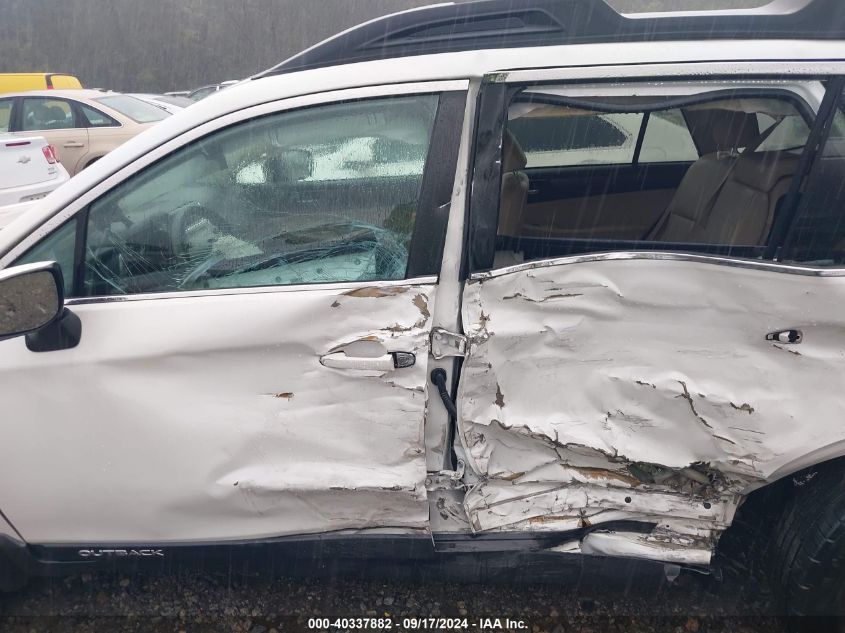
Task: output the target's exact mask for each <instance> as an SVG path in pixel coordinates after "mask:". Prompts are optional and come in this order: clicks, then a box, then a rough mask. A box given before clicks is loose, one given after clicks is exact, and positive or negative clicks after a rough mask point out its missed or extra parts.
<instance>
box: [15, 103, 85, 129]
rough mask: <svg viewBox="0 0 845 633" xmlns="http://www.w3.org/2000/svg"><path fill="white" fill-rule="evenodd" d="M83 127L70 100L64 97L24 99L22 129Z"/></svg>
mask: <svg viewBox="0 0 845 633" xmlns="http://www.w3.org/2000/svg"><path fill="white" fill-rule="evenodd" d="M77 127H82V126H81V125H79V124H78V123H77V121H76V119H75V117H74V114H73V108H72V107H71V105H70V102H68V101H66V100H64V99H47V98H27V99H24V100H23V107H22V122H21V129H22V130H23V131H25V132H28V131H36V130H64V129H71V128H77Z"/></svg>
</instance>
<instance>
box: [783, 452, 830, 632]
mask: <svg viewBox="0 0 845 633" xmlns="http://www.w3.org/2000/svg"><path fill="white" fill-rule="evenodd" d="M814 472H815V473H816V474H815V475H813V474H812V473H814ZM791 479H792V480H793V481H795V482H801V485H800V486H795V488H794V494H792V495H790V498H789V500H788V501H787V503H786V507H785V508H784V510H783V512H782V514H781V515H780V517H779V518H778V520H777V522H776V524H775V526H774V532H773V534H772V542H771V544H770V545H771V547H769V548H767V549H768V550H769V552H770V554H771V557H770V558H769V561H770V564H771V567H770V570H771V573H772V580H773V581H774V583H775V584H776V585H777V586H779V587H780V588H781V589H782V591H783V594H784V598H785V600H786V605H787V609H788V611H789V613H790V615H793V616H824V617H828V616H845V469H843V468H841V467H839V468H836V469H835V470H833V469H831V470H826V469H819V470H818V471H813V470H811V471H808V472H805V473H803V474H801V475H798V476H796V477H793V478H791Z"/></svg>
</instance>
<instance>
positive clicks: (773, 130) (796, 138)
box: [757, 112, 810, 152]
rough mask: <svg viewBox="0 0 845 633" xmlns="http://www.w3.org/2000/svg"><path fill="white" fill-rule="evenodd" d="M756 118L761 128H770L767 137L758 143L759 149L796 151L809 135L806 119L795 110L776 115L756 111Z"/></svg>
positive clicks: (801, 146)
mask: <svg viewBox="0 0 845 633" xmlns="http://www.w3.org/2000/svg"><path fill="white" fill-rule="evenodd" d="M757 119H758V121H759V124H760V129H761V130H770V131H769V133H768V136H767V138H766V139H765V140H764V141H763V142H762V143H761V144H760V147H759V149H760V151H782V150H786V151H789V150H792V151H794V152H798V151H800V150H801V148H803V147H804V143H805V142H806V140H807V137H808V136H809V135H810V127H809V126H808V125H807V121H805V120H804V117H802V116H801V115H800V114H798V113H797V112H793V113H791V114H788V115H784V116H778V117H775V116H772V115H771V114H764V113H757Z"/></svg>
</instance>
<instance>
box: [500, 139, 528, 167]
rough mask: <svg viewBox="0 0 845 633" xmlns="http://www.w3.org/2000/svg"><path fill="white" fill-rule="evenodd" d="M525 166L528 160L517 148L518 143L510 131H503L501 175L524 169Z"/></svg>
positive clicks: (519, 148) (518, 147) (520, 149)
mask: <svg viewBox="0 0 845 633" xmlns="http://www.w3.org/2000/svg"><path fill="white" fill-rule="evenodd" d="M527 164H528V158H527V157H526V156H525V152H523V151H522V148H521V147H520V146H519V141H517V140H516V137H515V136H514V135H513V134H512V133H511V131H510V130H508V129H505V131H504V134H503V135H502V173H504V172H508V171H519V170H520V169H525V166H526V165H527Z"/></svg>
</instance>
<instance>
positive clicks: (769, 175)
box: [486, 82, 817, 263]
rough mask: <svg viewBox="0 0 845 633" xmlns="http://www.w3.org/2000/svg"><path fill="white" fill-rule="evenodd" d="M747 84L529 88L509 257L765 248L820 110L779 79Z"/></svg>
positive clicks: (517, 151) (509, 166) (507, 201)
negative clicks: (762, 84)
mask: <svg viewBox="0 0 845 633" xmlns="http://www.w3.org/2000/svg"><path fill="white" fill-rule="evenodd" d="M739 83H741V82H734V83H733V84H731V85H728V84H719V83H717V82H708V83H704V84H702V85H700V86H695V85H691V84H680V83H679V84H677V85H673V84H666V83H662V84H636V85H633V84H631V85H630V86H629V87H626V86H624V85H614V86H612V87H609V88H603V87H591V86H532V87H530V88H528V89H526V90H525V91H524V92H521V93H519V92H518V93H517V94H516V95H515V96H514V97H513V99H512V101H511V103H510V104H509V107H508V117H507V121H506V125H505V129H504V130H503V134H502V157H501V164H502V178H501V186H500V200H499V215H498V222H497V237H496V240H497V241H496V250H495V252H497V253H499V260H498V261H500V262H503V263H506V262H514V261H526V260H531V259H542V258H550V257H563V256H567V255H574V254H580V253H590V252H605V251H629V250H655V249H656V250H680V251H687V252H696V253H710V254H717V255H730V256H735V257H749V258H759V257H761V256H763V254H764V253H765V252H766V246H767V244H768V240H769V235H770V233H771V229H772V227H773V225H774V222H775V219H776V217H777V216H778V213H779V211H780V209H781V206H782V203H783V200H784V197H785V196H786V195H787V193H788V192H789V188H790V185H791V183H792V182H793V180H794V177H795V175H796V173H797V170H798V166H799V165H798V164H799V160H800V156H801V152H802V150H803V148H804V146H805V144H806V142H807V138H808V135H809V132H810V125H811V123H812V121H813V114H812V111H811V110H810V109H809V107H808V106H807V105H806V104H805V103H804V102H803V101H802V100H801V99H800V98H799V96H798V95H797V94H796V93H794V92H788V91H786V90H784V89H783V88H782V87H780V86H778V85H772V86H771V87H770V88H768V89H767V88H765V87H760V86H758V85H754V84H753V83H752V82H749V84H748V86H747V87H745V88H741V87H734V86H736V85H737V84H739ZM810 83H811V82H808V86H807V88H810V87H811V86H810V85H809V84H810ZM815 83H817V82H815ZM591 90H595V91H596V92H590V91H591ZM626 91H627V93H626ZM486 252H487V253H489V251H486ZM488 259H489V255H488Z"/></svg>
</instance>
